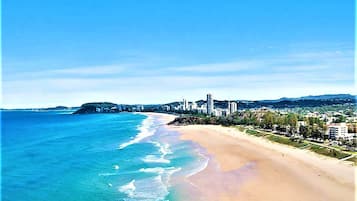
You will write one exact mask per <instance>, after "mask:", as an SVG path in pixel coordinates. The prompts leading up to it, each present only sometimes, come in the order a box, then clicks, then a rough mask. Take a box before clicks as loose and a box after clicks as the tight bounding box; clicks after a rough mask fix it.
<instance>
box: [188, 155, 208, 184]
mask: <svg viewBox="0 0 357 201" xmlns="http://www.w3.org/2000/svg"><path fill="white" fill-rule="evenodd" d="M199 157H200V162H199V164H198V165H197V166H196V167H195V168H193V169H192V170H191V171H190V172H189V173H188V174H186V177H187V178H188V177H191V176H192V175H195V174H197V173H199V172H201V171H202V170H204V169H206V167H207V165H208V161H209V158H208V157H206V156H204V155H203V154H199Z"/></svg>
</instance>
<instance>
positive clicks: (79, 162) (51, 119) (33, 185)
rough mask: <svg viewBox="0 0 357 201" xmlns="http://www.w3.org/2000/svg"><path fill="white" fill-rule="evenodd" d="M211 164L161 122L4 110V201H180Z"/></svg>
mask: <svg viewBox="0 0 357 201" xmlns="http://www.w3.org/2000/svg"><path fill="white" fill-rule="evenodd" d="M205 164H207V160H206V159H205V158H204V157H203V156H201V155H199V154H198V152H197V150H196V148H195V146H194V145H193V144H191V143H190V142H185V141H180V140H178V136H177V133H175V132H172V131H168V130H167V129H165V128H164V127H163V126H162V122H160V121H159V119H157V118H154V117H147V116H145V115H141V114H132V113H121V114H93V115H71V114H66V113H65V112H58V111H56V112H33V111H4V112H2V199H3V200H5V201H17V200H21V201H23V200H31V201H37V200H39V201H42V200H43V201H49V200H51V201H57V200H58V201H60V200H61V201H63V200H67V201H71V200H73V201H74V200H75V201H80V200H83V201H84V200H85V201H92V200H101V201H102V200H108V201H109V200H110V201H113V200H115V201H117V200H124V201H125V200H128V201H131V200H132V201H135V200H179V197H180V190H179V188H178V187H179V186H181V185H182V182H183V181H184V179H183V178H185V177H187V176H188V175H191V174H194V173H195V172H197V171H199V170H201V169H202V167H203V166H204V165H205Z"/></svg>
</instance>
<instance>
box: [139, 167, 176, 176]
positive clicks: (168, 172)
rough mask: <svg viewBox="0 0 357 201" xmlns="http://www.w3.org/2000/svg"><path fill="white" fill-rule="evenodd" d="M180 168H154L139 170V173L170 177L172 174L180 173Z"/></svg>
mask: <svg viewBox="0 0 357 201" xmlns="http://www.w3.org/2000/svg"><path fill="white" fill-rule="evenodd" d="M180 170H181V168H175V167H167V168H162V167H154V168H141V169H140V170H139V171H140V172H146V173H157V174H160V175H162V174H166V175H169V176H171V175H172V174H173V173H175V172H177V171H180Z"/></svg>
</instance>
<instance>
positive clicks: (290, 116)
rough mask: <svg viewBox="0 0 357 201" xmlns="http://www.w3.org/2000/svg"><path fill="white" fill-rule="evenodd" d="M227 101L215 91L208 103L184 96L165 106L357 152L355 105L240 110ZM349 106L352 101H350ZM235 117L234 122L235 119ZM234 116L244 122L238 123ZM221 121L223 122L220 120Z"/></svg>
mask: <svg viewBox="0 0 357 201" xmlns="http://www.w3.org/2000/svg"><path fill="white" fill-rule="evenodd" d="M224 102H225V104H220V106H217V107H216V106H215V105H216V104H215V101H214V99H213V96H212V94H207V97H206V102H202V101H201V102H200V103H201V104H200V105H199V104H197V103H196V102H194V101H193V102H190V101H187V100H186V99H183V101H182V102H179V104H177V103H176V104H165V105H162V106H161V109H162V110H163V111H166V112H175V113H179V114H186V115H188V114H190V115H195V116H201V117H202V115H203V116H209V117H214V118H217V120H218V121H219V119H221V120H222V119H225V120H226V121H221V124H222V125H225V123H227V121H229V120H231V122H228V124H229V125H232V124H233V125H247V126H252V127H255V128H259V129H262V130H264V131H266V132H272V133H274V134H279V135H285V136H288V137H293V138H301V139H306V140H309V141H312V142H317V143H325V144H327V145H331V146H343V148H344V149H346V150H350V151H356V141H357V112H356V110H355V109H354V110H353V108H354V105H353V104H351V105H352V107H351V108H352V109H350V107H346V108H347V109H345V110H338V111H325V112H317V111H313V110H311V111H309V110H304V111H300V112H299V113H296V112H293V110H291V109H290V110H289V109H286V108H284V109H274V108H268V107H260V108H252V109H240V108H239V105H238V102H236V101H224ZM346 106H349V104H346ZM232 118H233V121H232ZM234 118H236V119H240V121H236V122H234ZM216 123H217V124H220V123H219V122H216Z"/></svg>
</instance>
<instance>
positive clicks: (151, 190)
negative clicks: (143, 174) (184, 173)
mask: <svg viewBox="0 0 357 201" xmlns="http://www.w3.org/2000/svg"><path fill="white" fill-rule="evenodd" d="M119 191H120V192H122V193H125V194H126V195H127V196H128V197H129V199H124V200H126V201H129V200H130V201H134V200H142V201H161V200H164V199H165V197H166V196H167V195H168V193H169V192H168V190H167V186H165V185H164V183H163V181H162V178H161V176H160V175H158V176H155V177H150V178H146V179H141V180H133V181H132V182H130V183H128V184H126V185H123V186H121V187H120V188H119Z"/></svg>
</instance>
